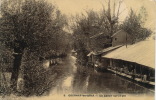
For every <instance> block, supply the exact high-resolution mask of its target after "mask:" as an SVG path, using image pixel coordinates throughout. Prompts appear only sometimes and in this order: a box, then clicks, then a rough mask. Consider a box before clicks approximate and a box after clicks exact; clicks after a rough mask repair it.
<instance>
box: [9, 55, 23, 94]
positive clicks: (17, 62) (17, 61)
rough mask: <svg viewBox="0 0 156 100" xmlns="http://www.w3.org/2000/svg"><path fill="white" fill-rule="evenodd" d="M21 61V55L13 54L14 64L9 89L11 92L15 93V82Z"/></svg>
mask: <svg viewBox="0 0 156 100" xmlns="http://www.w3.org/2000/svg"><path fill="white" fill-rule="evenodd" d="M21 60H22V54H14V62H13V69H12V75H11V88H12V90H13V91H16V89H17V80H18V75H19V70H20V65H21Z"/></svg>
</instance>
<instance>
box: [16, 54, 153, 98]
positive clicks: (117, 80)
mask: <svg viewBox="0 0 156 100" xmlns="http://www.w3.org/2000/svg"><path fill="white" fill-rule="evenodd" d="M50 67H51V68H50V69H51V70H53V71H52V74H49V75H51V76H53V78H50V81H52V82H53V83H52V86H51V87H50V89H49V91H48V92H47V93H46V92H45V96H44V97H47V98H48V97H52V96H54V95H61V96H62V97H66V96H75V95H82V94H105V95H106V94H107V95H109V94H117V95H118V94H126V95H130V96H154V92H152V91H150V90H149V89H147V88H144V87H142V86H139V85H138V84H135V83H133V82H130V81H128V80H126V79H123V78H121V77H119V76H117V75H116V74H112V73H111V72H103V73H102V72H97V71H96V70H94V69H93V68H86V67H84V66H80V65H77V64H76V58H75V57H74V56H69V57H68V58H67V59H66V60H64V62H63V63H62V64H61V65H57V66H50ZM54 77H55V78H54ZM45 86H46V85H45ZM41 88H43V87H41ZM47 94H48V95H47ZM16 98H18V97H16ZM23 98H25V99H30V98H31V97H23ZM36 98H38V99H39V98H40V96H39V97H37V96H36ZM18 100H20V99H18ZM31 100H34V99H31Z"/></svg>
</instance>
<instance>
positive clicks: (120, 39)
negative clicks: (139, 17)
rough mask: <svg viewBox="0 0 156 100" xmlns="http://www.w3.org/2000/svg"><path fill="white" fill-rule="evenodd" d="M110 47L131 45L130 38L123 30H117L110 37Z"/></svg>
mask: <svg viewBox="0 0 156 100" xmlns="http://www.w3.org/2000/svg"><path fill="white" fill-rule="evenodd" d="M111 37H112V46H117V45H127V44H132V38H131V36H130V35H129V34H128V33H127V32H125V31H124V30H119V31H117V32H116V33H114V34H113V35H112V36H111Z"/></svg>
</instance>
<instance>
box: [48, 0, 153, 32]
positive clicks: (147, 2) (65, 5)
mask: <svg viewBox="0 0 156 100" xmlns="http://www.w3.org/2000/svg"><path fill="white" fill-rule="evenodd" d="M118 1H119V0H115V2H118ZM48 2H50V3H54V4H56V5H57V7H58V8H59V9H60V11H61V12H62V13H63V14H65V15H67V17H68V18H70V16H71V15H72V16H74V15H76V14H80V13H84V12H85V10H87V9H93V10H94V11H99V10H102V8H103V6H102V5H104V6H105V8H107V2H108V0H48ZM113 2H114V0H111V4H112V5H113ZM142 6H144V7H145V8H146V10H147V12H148V16H147V21H146V23H145V27H147V28H151V29H152V30H154V29H156V27H155V26H156V0H123V3H122V5H121V7H120V11H121V12H122V13H121V14H120V16H119V19H120V20H121V21H123V20H124V19H125V17H126V16H127V15H128V12H129V10H130V8H132V9H134V10H135V11H136V12H139V9H140V7H142ZM116 8H118V6H117V5H116ZM116 11H117V9H116Z"/></svg>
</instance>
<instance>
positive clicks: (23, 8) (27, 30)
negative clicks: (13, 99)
mask: <svg viewBox="0 0 156 100" xmlns="http://www.w3.org/2000/svg"><path fill="white" fill-rule="evenodd" d="M60 19H61V21H60ZM0 20H1V21H0V33H1V35H0V37H1V42H2V44H4V45H5V47H8V48H11V49H13V51H14V52H13V56H14V61H13V71H12V75H11V87H12V89H13V90H16V84H17V79H18V73H19V68H20V65H21V60H22V56H23V53H24V51H25V50H29V51H31V52H36V54H37V55H38V56H44V55H45V52H47V51H50V50H51V49H54V48H53V46H51V44H52V43H57V40H54V38H55V37H56V34H57V33H59V32H60V31H62V29H63V27H64V25H65V20H64V17H63V16H62V14H61V13H60V12H59V10H58V9H57V8H56V7H55V6H54V5H51V4H48V3H47V2H45V1H44V0H40V1H38V0H37V1H36V0H23V1H21V0H6V1H3V2H2V4H1V18H0ZM62 34H64V32H62ZM61 38H62V37H61ZM57 45H59V44H57Z"/></svg>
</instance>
